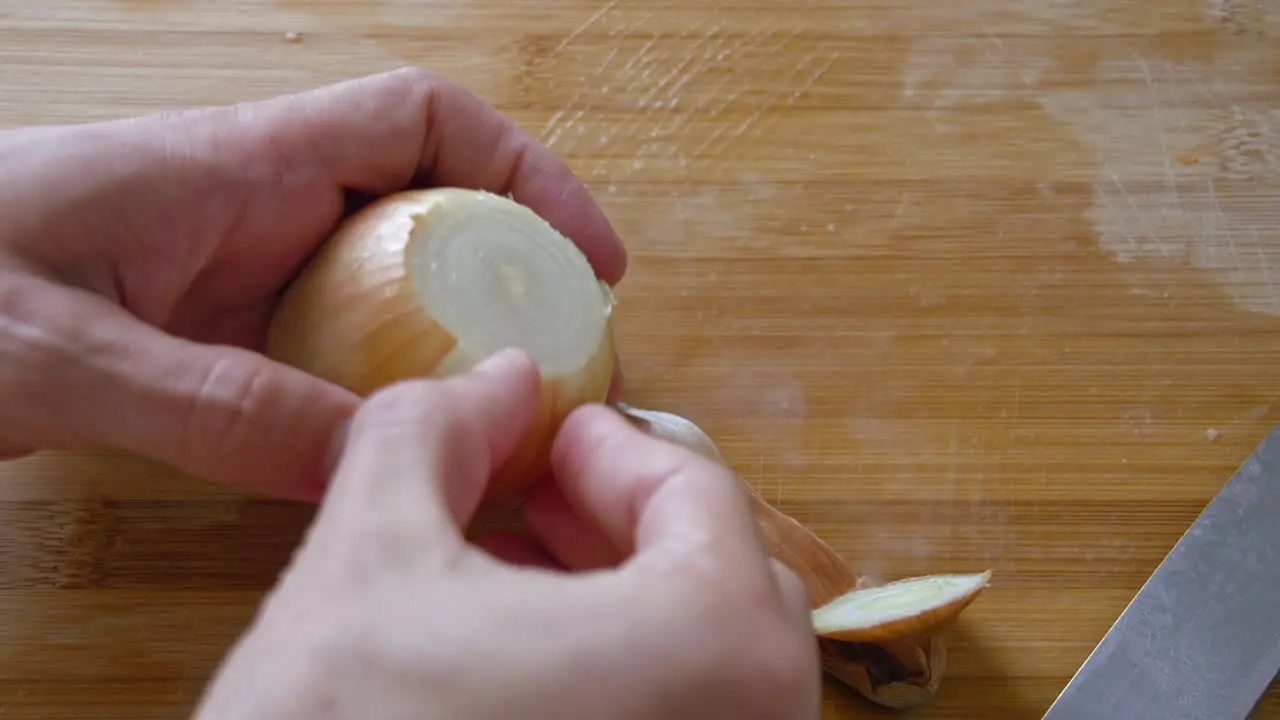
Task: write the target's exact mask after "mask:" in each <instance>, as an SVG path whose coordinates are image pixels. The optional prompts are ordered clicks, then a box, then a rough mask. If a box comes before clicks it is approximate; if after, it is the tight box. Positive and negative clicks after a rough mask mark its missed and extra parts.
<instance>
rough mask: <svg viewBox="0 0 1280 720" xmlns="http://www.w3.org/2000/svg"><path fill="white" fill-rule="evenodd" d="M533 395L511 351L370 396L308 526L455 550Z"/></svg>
mask: <svg viewBox="0 0 1280 720" xmlns="http://www.w3.org/2000/svg"><path fill="white" fill-rule="evenodd" d="M538 393H539V382H538V371H537V368H536V366H535V365H534V364H533V361H532V360H531V359H530V358H529V356H528V355H526V354H525V353H524V352H522V351H520V350H515V349H511V350H504V351H502V352H499V353H497V354H495V355H493V356H491V357H489V358H487V359H486V360H485V361H483V362H481V363H480V364H479V365H477V366H476V367H475V368H474V369H473V370H472V371H470V372H467V373H463V374H459V375H454V376H451V377H448V378H444V379H430V380H411V381H405V382H400V383H396V384H394V385H391V386H389V387H387V388H384V389H382V390H380V391H378V392H376V393H374V394H373V395H372V396H370V397H369V399H368V401H366V402H365V403H364V405H363V406H361V408H360V410H359V411H357V412H356V414H355V417H354V419H353V420H352V422H351V428H350V431H349V434H348V439H347V443H346V447H345V451H344V453H343V457H342V460H341V463H340V465H339V466H338V469H337V472H336V473H335V475H334V478H333V481H332V484H331V486H330V489H329V493H328V496H327V497H326V499H325V502H324V507H323V508H322V509H321V517H320V519H318V520H317V524H318V525H325V524H326V516H329V518H330V519H336V517H341V518H343V519H344V521H345V522H354V523H356V524H358V525H360V526H361V527H362V529H367V530H375V531H376V532H378V533H379V534H384V533H385V534H387V535H389V536H391V537H420V536H421V535H422V534H423V533H424V532H426V533H430V534H432V536H433V540H432V542H433V543H437V542H440V541H446V542H447V541H452V540H456V541H462V539H463V528H464V527H465V526H466V525H468V524H469V523H470V521H471V517H472V515H473V514H474V513H475V511H476V508H477V507H478V506H479V505H480V502H481V500H482V498H483V496H484V493H485V488H486V486H487V484H488V481H489V477H490V475H491V474H492V472H493V470H494V469H495V468H497V467H498V466H499V465H500V464H502V462H504V461H505V460H506V459H507V457H508V456H510V455H511V454H512V453H513V452H514V451H515V449H516V447H517V446H518V444H519V442H520V439H521V438H522V437H523V436H524V433H525V431H526V428H527V427H528V425H529V424H530V423H531V422H532V420H533V415H534V410H535V408H536V407H537V404H538ZM437 536H438V537H437Z"/></svg>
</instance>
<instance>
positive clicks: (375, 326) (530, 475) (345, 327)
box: [266, 188, 614, 503]
mask: <svg viewBox="0 0 1280 720" xmlns="http://www.w3.org/2000/svg"><path fill="white" fill-rule="evenodd" d="M612 309H613V295H612V293H611V292H610V290H609V287H608V285H606V284H604V283H603V282H601V281H600V280H598V279H597V277H596V275H595V272H594V271H593V270H592V268H591V265H590V263H589V262H588V261H587V258H586V256H585V255H583V253H582V252H581V251H580V250H579V249H578V248H577V246H575V245H574V244H573V242H571V241H570V240H569V239H567V238H566V237H564V236H563V235H561V234H560V233H559V232H557V231H556V230H555V229H554V228H552V227H551V225H550V224H548V223H547V222H546V221H545V220H543V219H542V218H541V217H539V216H538V215H537V214H536V213H534V212H533V211H532V210H530V209H528V208H526V207H525V206H523V205H521V204H519V203H517V202H515V201H513V200H510V199H507V198H505V197H501V196H498V195H494V194H492V193H488V192H484V191H477V190H466V189H459V188H433V189H428V190H411V191H404V192H400V193H397V194H393V195H389V196H386V197H383V198H381V199H379V200H376V201H374V202H373V203H371V204H370V205H367V206H366V207H364V208H363V209H361V210H360V211H359V212H357V213H355V214H353V215H352V216H351V217H349V218H347V219H346V220H345V221H344V222H343V223H342V224H341V225H339V227H338V228H337V229H336V230H335V232H334V233H333V235H332V236H331V237H330V238H329V240H328V242H327V243H326V244H325V245H324V246H323V247H321V249H320V251H319V252H318V254H317V255H316V256H315V257H314V258H313V259H312V260H311V262H310V263H309V264H308V265H307V266H306V267H305V268H304V269H303V271H302V273H301V274H300V276H299V277H298V279H297V280H296V281H295V282H294V283H293V284H292V285H291V286H290V287H289V289H288V290H287V292H286V293H285V295H284V297H283V298H282V300H281V302H280V305H279V307H278V309H277V311H276V314H275V316H274V318H273V319H272V324H271V328H270V330H269V333H268V338H267V347H266V353H267V355H268V356H270V357H272V358H274V359H276V360H279V361H281V362H284V363H287V364H289V365H292V366H294V367H297V368H299V369H301V370H304V371H306V372H308V373H310V374H312V375H315V376H317V377H320V378H323V379H325V380H328V381H330V382H332V383H335V384H337V385H340V386H342V387H344V388H347V389H349V390H351V391H352V392H355V393H357V394H359V395H362V396H364V395H368V394H370V393H372V392H374V391H376V390H378V389H379V388H381V387H384V386H386V385H388V384H390V383H393V382H395V381H398V380H402V379H407V378H412V377H441V376H446V375H451V374H454V373H459V372H465V371H467V370H469V369H470V368H472V367H473V366H474V365H475V364H476V363H477V362H479V361H480V360H483V359H484V358H486V357H488V356H489V355H491V354H492V353H494V352H497V351H498V350H501V349H504V348H508V347H519V348H522V349H523V350H524V351H526V352H527V353H528V354H529V355H530V356H531V357H532V359H533V361H534V362H535V363H536V364H537V366H538V369H539V371H540V372H541V374H542V392H541V398H540V402H539V407H538V409H537V412H536V415H535V419H534V421H533V422H532V424H531V425H530V427H529V430H528V432H527V434H526V436H525V438H524V441H523V443H522V445H521V446H520V447H519V449H518V450H517V451H516V452H515V453H514V454H513V456H512V457H511V458H510V459H509V460H508V461H507V462H506V463H505V464H504V465H503V466H502V467H501V468H498V469H497V471H496V472H495V473H494V476H493V478H492V480H491V482H490V486H489V489H488V491H487V492H486V496H485V502H486V503H492V502H495V501H498V500H502V499H505V498H507V497H509V496H512V495H514V494H516V493H519V492H520V491H522V490H524V489H527V488H528V487H529V486H531V485H532V484H533V483H536V482H537V481H539V480H541V479H542V477H543V476H544V475H545V473H546V471H547V469H548V463H549V454H550V446H551V443H552V441H553V440H554V438H555V433H556V431H557V429H558V428H559V425H560V423H561V422H563V420H564V418H565V417H566V416H567V415H568V414H569V412H570V411H572V410H573V409H574V408H575V407H577V406H579V405H581V404H584V403H588V402H604V401H605V399H606V396H607V394H608V391H609V385H610V380H611V379H612V376H613V365H614V349H613V330H612V325H611V313H612Z"/></svg>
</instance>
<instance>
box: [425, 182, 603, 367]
mask: <svg viewBox="0 0 1280 720" xmlns="http://www.w3.org/2000/svg"><path fill="white" fill-rule="evenodd" d="M434 192H435V195H434V200H435V202H433V203H431V204H429V205H426V206H425V207H424V209H423V211H422V213H421V214H420V215H418V216H417V217H416V218H415V223H414V226H413V230H412V231H411V235H410V238H409V242H408V245H407V247H406V251H405V254H406V263H407V266H408V273H409V279H410V281H411V282H412V284H413V288H414V291H415V292H416V294H417V296H418V299H419V301H420V303H421V305H422V307H423V309H424V311H425V312H426V313H427V314H428V315H430V316H431V318H432V320H434V321H435V323H436V324H438V325H439V326H440V328H441V329H442V330H444V331H445V332H447V333H449V335H451V336H452V337H453V338H454V339H455V341H456V342H455V345H454V346H453V349H452V350H451V351H450V352H449V354H448V355H446V356H445V357H444V358H443V359H442V360H441V361H440V365H439V367H438V372H439V373H441V374H449V373H452V372H458V371H465V370H467V369H469V368H471V367H472V366H473V365H474V364H475V363H476V362H478V361H479V360H481V359H483V358H485V357H488V356H489V355H491V354H493V353H495V352H497V351H499V350H502V349H503V348H506V347H511V346H516V347H520V348H522V349H523V350H524V351H525V352H527V353H529V355H530V356H531V357H532V358H533V360H534V362H535V363H536V364H537V365H538V368H539V370H540V371H541V372H542V374H543V376H544V378H546V379H564V378H574V377H577V376H578V375H579V374H581V373H582V372H583V371H584V370H585V369H586V368H587V367H588V366H589V365H591V364H592V362H593V361H594V360H595V359H596V358H595V356H596V354H597V353H598V351H599V349H600V347H601V346H602V345H603V344H605V340H604V336H605V334H606V333H607V332H608V330H609V327H608V325H609V315H610V312H611V311H612V307H613V303H612V295H611V294H609V293H605V292H602V289H601V288H602V283H601V282H600V281H599V280H598V279H597V278H596V276H595V273H594V272H593V271H592V269H591V265H590V264H589V263H588V262H587V259H586V257H585V256H584V255H583V254H582V252H581V251H580V250H578V248H577V247H576V246H574V244H573V243H572V242H570V241H569V240H568V239H567V238H565V237H564V236H562V235H561V234H560V233H559V232H557V231H556V230H555V229H554V228H552V227H551V225H549V224H548V223H547V222H546V221H545V220H543V219H542V218H541V217H539V216H538V215H537V214H535V213H534V212H533V211H532V210H530V209H528V208H526V207H525V206H523V205H520V204H518V203H515V202H512V201H510V200H507V199H506V198H503V197H500V196H498V195H493V194H491V193H486V192H478V191H469V190H457V189H447V190H437V191H434ZM605 287H607V286H605Z"/></svg>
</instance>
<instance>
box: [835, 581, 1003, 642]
mask: <svg viewBox="0 0 1280 720" xmlns="http://www.w3.org/2000/svg"><path fill="white" fill-rule="evenodd" d="M990 579H991V571H990V570H987V571H986V572H981V573H972V574H961V575H927V576H924V577H916V578H908V579H905V580H898V581H895V582H891V583H888V584H885V585H878V586H875V587H869V588H863V589H859V590H852V591H850V592H847V593H845V594H844V595H841V596H840V597H838V598H836V599H835V600H832V601H831V602H829V603H827V604H826V605H823V606H822V607H820V608H817V609H816V610H814V611H813V613H812V617H813V628H814V632H815V633H816V634H817V635H818V636H819V637H824V638H828V639H831V640H842V641H846V642H886V641H890V640H896V639H900V638H907V637H914V636H920V635H924V634H927V633H929V632H931V631H933V630H935V629H937V628H939V627H941V626H943V625H945V624H947V623H949V622H951V621H952V620H954V619H955V618H956V617H957V616H958V615H959V614H960V613H961V612H962V611H963V610H964V609H965V608H966V607H968V606H969V604H970V603H972V602H973V601H974V600H975V599H976V598H977V597H978V595H979V594H980V593H981V592H982V591H983V590H984V589H985V588H986V587H987V583H988V582H989V581H990Z"/></svg>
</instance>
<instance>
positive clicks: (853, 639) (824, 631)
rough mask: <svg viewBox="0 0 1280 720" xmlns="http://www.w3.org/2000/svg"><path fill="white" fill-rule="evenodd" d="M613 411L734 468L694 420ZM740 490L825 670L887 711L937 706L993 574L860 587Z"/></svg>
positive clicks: (756, 497) (795, 526) (808, 535)
mask: <svg viewBox="0 0 1280 720" xmlns="http://www.w3.org/2000/svg"><path fill="white" fill-rule="evenodd" d="M614 407H615V408H616V409H617V410H618V411H619V412H620V413H622V415H623V416H624V417H626V418H627V419H628V420H629V421H631V423H632V424H634V425H635V426H636V427H638V428H640V429H641V430H643V431H644V432H646V433H648V434H649V435H651V436H653V437H656V438H659V439H661V440H664V441H666V442H671V443H675V444H677V445H681V446H683V447H685V448H686V449H689V450H692V451H693V452H696V453H698V454H699V455H702V456H703V457H706V458H708V459H710V460H713V461H715V462H719V463H721V464H723V465H726V466H728V463H727V462H726V461H725V459H724V456H723V454H722V453H721V452H720V449H719V447H718V446H717V444H716V443H715V441H714V440H712V439H711V436H710V435H708V434H707V433H706V431H704V430H703V429H702V428H700V427H698V426H697V425H696V424H694V423H693V422H692V421H691V420H689V419H687V418H684V417H681V416H679V415H676V414H674V413H669V412H664V411H661V410H647V409H643V408H637V407H633V406H631V405H628V404H626V403H621V402H619V403H615V404H614ZM742 485H743V488H744V490H745V491H746V492H747V494H748V495H749V496H750V498H751V501H752V504H753V506H754V509H755V517H756V524H757V527H759V529H760V533H761V537H762V539H763V540H764V544H765V550H766V552H767V553H768V554H769V555H770V556H771V557H773V558H774V559H776V560H777V561H779V562H781V563H782V564H783V565H786V566H787V567H789V568H790V569H791V570H792V571H793V572H795V573H796V575H797V576H798V577H799V578H800V580H801V581H802V582H803V583H804V585H805V588H806V590H807V591H808V593H809V602H810V605H811V606H812V608H813V609H812V610H811V611H810V616H811V622H812V623H813V632H814V635H815V637H816V638H817V640H818V646H819V652H820V654H821V657H822V668H823V670H824V671H826V672H827V673H828V674H830V675H831V676H832V677H835V678H836V679H838V680H840V681H841V682H843V683H845V684H846V685H849V686H850V687H852V688H854V689H855V690H857V691H858V692H859V693H861V694H862V695H863V696H864V697H866V698H867V699H869V700H871V701H872V702H875V703H878V704H880V705H883V706H885V707H891V708H895V709H898V710H909V709H913V708H918V707H920V706H923V705H925V704H926V703H928V702H929V701H931V700H932V699H933V697H934V695H935V693H937V690H938V686H939V684H940V683H941V682H942V676H943V673H944V671H945V669H946V658H947V651H946V648H947V640H946V634H947V630H948V629H949V628H950V626H951V625H952V623H953V622H954V621H955V620H956V618H957V617H958V616H959V615H960V614H961V613H962V612H963V611H964V609H965V608H967V607H968V606H969V605H970V604H971V603H972V602H973V601H974V600H976V599H977V597H978V595H979V594H981V593H982V591H983V590H984V589H986V587H987V584H988V581H989V580H990V579H991V571H990V570H986V571H984V572H980V573H969V574H957V575H941V574H939V575H925V576H922V577H912V578H906V579H903V580H898V581H896V582H891V583H888V584H885V585H871V584H864V583H863V582H862V581H861V580H860V579H859V578H858V577H857V576H856V575H855V574H854V572H853V570H852V569H851V568H850V567H849V565H848V563H846V562H845V561H844V559H843V558H841V557H840V556H839V555H838V554H837V553H836V552H835V550H833V549H832V548H831V546H829V545H827V543H826V542H825V541H823V540H822V538H820V537H818V535H817V534H815V533H814V532H813V531H812V530H809V529H808V528H807V527H805V526H804V525H802V524H801V523H800V522H799V521H797V520H795V519H794V518H792V517H790V516H789V515H786V514H785V513H783V512H782V511H780V510H778V509H777V508H775V507H773V506H772V505H770V504H769V503H768V502H766V501H765V499H764V498H762V497H761V496H760V494H759V493H757V492H756V491H755V490H754V489H752V488H751V486H750V485H747V484H746V483H745V482H744V483H742ZM871 648H874V650H871V651H868V650H869V649H871Z"/></svg>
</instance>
